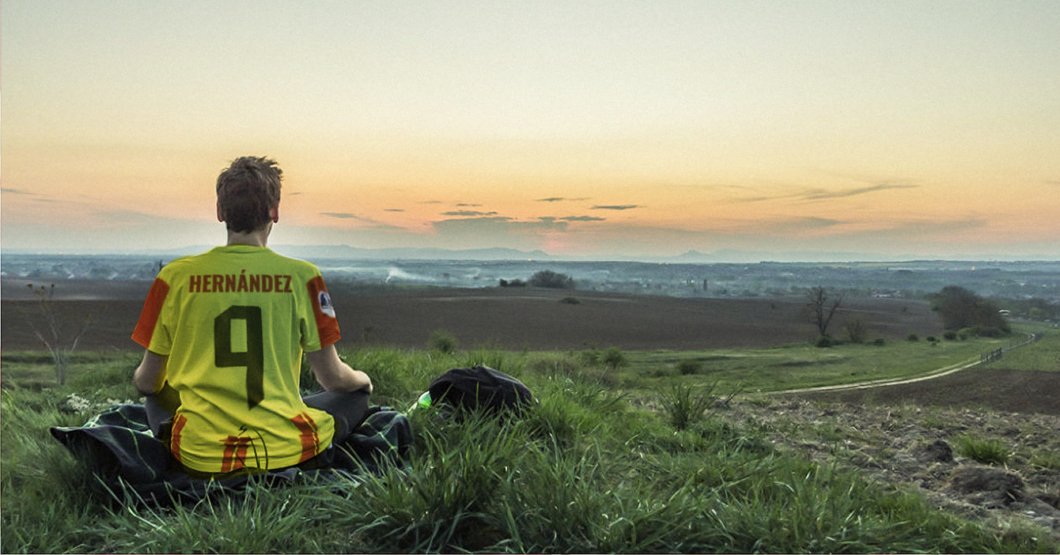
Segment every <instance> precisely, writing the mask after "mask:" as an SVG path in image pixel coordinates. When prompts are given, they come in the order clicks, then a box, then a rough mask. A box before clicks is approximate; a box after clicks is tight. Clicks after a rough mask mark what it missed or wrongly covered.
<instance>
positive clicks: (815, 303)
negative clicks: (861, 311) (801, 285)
mask: <svg viewBox="0 0 1060 555" xmlns="http://www.w3.org/2000/svg"><path fill="white" fill-rule="evenodd" d="M806 299H807V303H806V304H807V306H809V308H810V323H811V324H813V325H814V326H816V327H817V333H819V334H820V335H821V336H825V335H828V326H829V324H831V323H832V317H833V316H835V313H836V311H837V310H839V306H840V305H841V304H842V303H843V296H842V295H839V294H837V295H835V296H834V297H830V296H829V294H828V290H827V289H825V288H824V287H813V288H811V289H810V290H809V291H807V292H806Z"/></svg>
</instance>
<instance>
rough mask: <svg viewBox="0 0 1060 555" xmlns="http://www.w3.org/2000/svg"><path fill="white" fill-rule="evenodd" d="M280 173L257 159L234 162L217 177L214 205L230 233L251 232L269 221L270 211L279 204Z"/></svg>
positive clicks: (272, 163) (270, 162) (269, 162)
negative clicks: (219, 208)
mask: <svg viewBox="0 0 1060 555" xmlns="http://www.w3.org/2000/svg"><path fill="white" fill-rule="evenodd" d="M282 180H283V170H281V169H280V167H279V166H278V165H277V164H276V161H275V160H270V159H268V158H264V157H258V156H243V157H240V158H236V159H235V160H233V161H232V164H231V165H230V166H228V167H227V168H225V169H224V170H221V174H220V175H218V176H217V203H218V205H219V206H220V207H221V217H222V218H223V219H224V221H225V225H226V226H227V227H228V229H229V230H231V231H236V232H242V233H246V232H251V231H255V230H258V229H261V228H262V227H264V226H265V225H266V224H268V223H269V221H270V220H271V219H272V218H271V216H270V215H269V210H270V209H272V208H273V207H275V206H277V205H278V204H279V203H280V181H282Z"/></svg>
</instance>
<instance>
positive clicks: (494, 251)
mask: <svg viewBox="0 0 1060 555" xmlns="http://www.w3.org/2000/svg"><path fill="white" fill-rule="evenodd" d="M214 246H216V245H189V246H185V247H180V248H175V249H150V250H148V249H139V250H134V251H124V252H115V251H98V252H83V253H73V252H66V253H65V254H71V255H76V254H84V255H119V256H121V255H127V256H144V257H163V258H166V259H170V260H171V259H173V258H176V257H178V256H185V255H189V254H198V253H201V252H205V251H207V250H209V249H211V248H213V247H214ZM269 246H270V248H272V250H274V251H276V252H278V253H280V254H283V255H286V256H292V257H295V258H301V259H305V260H317V259H340V260H484V261H496V260H512V261H522V260H535V261H540V260H554V261H567V262H577V261H585V262H604V261H609V262H649V263H670V264H726V263H729V264H733V263H735V264H755V263H759V262H802V263H825V264H827V263H843V262H901V261H909V260H926V259H931V260H998V261H1034V260H1046V261H1054V260H1056V259H1055V258H1048V257H1041V256H1039V257H1026V256H1024V257H1020V256H998V255H985V256H978V257H974V256H961V257H928V258H925V257H923V256H915V255H906V256H901V255H899V256H887V255H880V254H869V253H857V252H827V251H812V252H811V251H797V252H773V251H745V250H732V249H723V250H718V251H714V252H712V253H703V252H699V251H697V250H689V251H686V252H684V253H682V254H679V255H674V256H654V257H648V256H628V255H625V256H624V255H590V256H564V255H553V254H549V253H547V252H545V251H542V250H532V251H524V250H519V249H510V248H488V249H442V248H380V249H366V248H358V247H351V246H349V245H281V244H273V245H269ZM3 252H4V254H11V255H33V254H60V253H56V252H41V251H33V250H28V249H4V251H3Z"/></svg>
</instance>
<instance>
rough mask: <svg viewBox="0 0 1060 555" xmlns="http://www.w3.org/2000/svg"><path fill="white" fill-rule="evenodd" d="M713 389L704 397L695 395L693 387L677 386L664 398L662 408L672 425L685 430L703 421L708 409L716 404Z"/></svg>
mask: <svg viewBox="0 0 1060 555" xmlns="http://www.w3.org/2000/svg"><path fill="white" fill-rule="evenodd" d="M713 390H714V388H713V387H711V388H710V389H708V390H707V392H706V393H705V394H703V395H697V394H695V393H694V391H693V388H692V387H691V386H685V385H675V386H674V387H673V389H671V390H670V392H669V393H667V394H665V395H664V396H663V398H662V406H663V409H664V410H665V411H666V414H667V415H668V416H669V418H670V424H671V425H672V426H673V427H674V429H676V430H685V429H687V428H688V427H690V426H692V425H694V424H696V423H697V422H699V421H700V420H702V419H703V417H704V414H706V412H707V409H708V408H710V406H711V404H712V403H713V402H714V397H713V396H712V395H710V393H711V392H713Z"/></svg>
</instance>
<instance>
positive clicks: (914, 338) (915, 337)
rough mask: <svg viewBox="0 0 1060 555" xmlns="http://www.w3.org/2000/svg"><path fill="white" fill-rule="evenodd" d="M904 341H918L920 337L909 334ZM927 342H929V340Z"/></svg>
mask: <svg viewBox="0 0 1060 555" xmlns="http://www.w3.org/2000/svg"><path fill="white" fill-rule="evenodd" d="M906 340H908V341H920V336H919V335H917V334H915V333H911V334H909V336H908V337H906ZM928 341H931V340H930V339H929V340H928Z"/></svg>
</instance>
